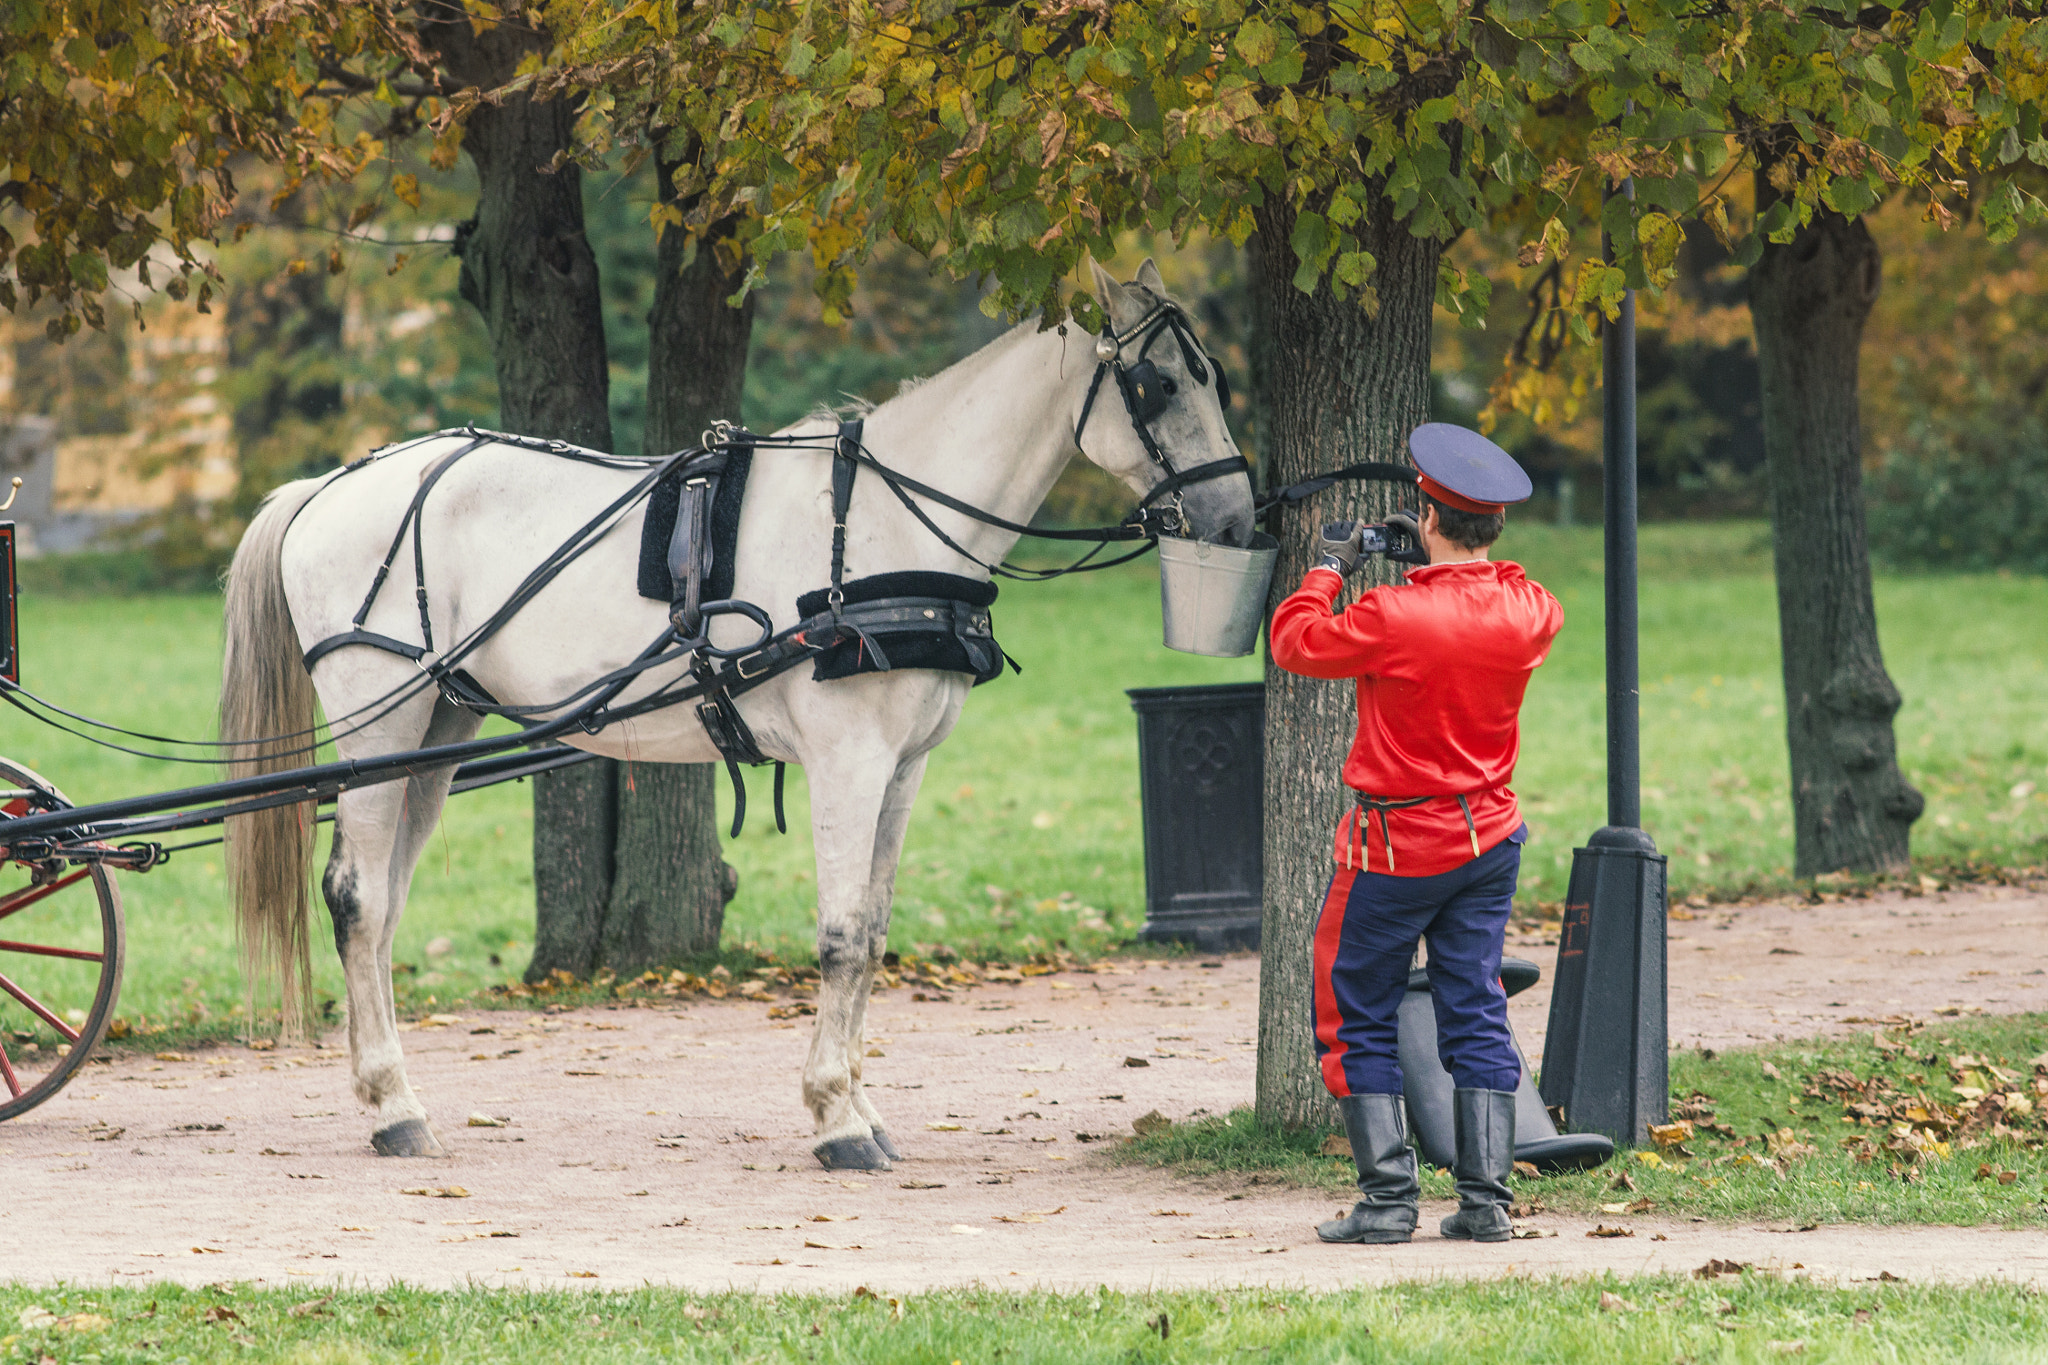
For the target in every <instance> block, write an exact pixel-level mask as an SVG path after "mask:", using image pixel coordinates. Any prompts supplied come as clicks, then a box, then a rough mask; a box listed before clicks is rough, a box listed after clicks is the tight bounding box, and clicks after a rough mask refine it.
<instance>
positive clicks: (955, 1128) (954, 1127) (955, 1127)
mask: <svg viewBox="0 0 2048 1365" xmlns="http://www.w3.org/2000/svg"><path fill="white" fill-rule="evenodd" d="M925 1127H927V1128H929V1129H931V1130H932V1131H933V1132H934V1133H957V1132H959V1131H960V1125H959V1124H957V1123H927V1124H926V1125H925Z"/></svg>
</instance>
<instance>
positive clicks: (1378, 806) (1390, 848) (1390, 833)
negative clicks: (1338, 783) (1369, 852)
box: [1345, 791, 1479, 872]
mask: <svg viewBox="0 0 2048 1365" xmlns="http://www.w3.org/2000/svg"><path fill="white" fill-rule="evenodd" d="M1351 794H1352V795H1353V796H1354V797H1356V798H1357V799H1358V820H1356V821H1353V822H1352V826H1351V832H1352V836H1353V838H1354V839H1355V840H1356V843H1357V847H1358V866H1359V870H1360V871H1364V870H1365V834H1364V831H1363V830H1362V829H1361V828H1360V826H1359V821H1363V820H1364V819H1365V817H1366V814H1367V812H1378V814H1379V817H1380V842H1381V843H1383V844H1385V845H1386V846H1387V871H1389V872H1392V871H1393V870H1394V830H1393V827H1392V826H1391V825H1390V824H1389V823H1388V822H1387V812H1388V811H1390V810H1407V809H1408V808H1409V807H1410V806H1420V805H1423V804H1425V803H1426V802H1430V801H1456V802H1457V803H1458V809H1459V810H1461V811H1463V812H1465V832H1466V834H1468V835H1470V836H1471V839H1472V856H1473V857H1475V858H1477V857H1478V856H1479V827H1478V826H1477V825H1475V824H1474V823H1473V822H1472V803H1471V802H1470V801H1468V800H1466V799H1465V794H1464V793H1463V792H1454V793H1451V794H1449V795H1447V796H1411V797H1408V798H1407V799H1406V800H1401V801H1392V800H1382V799H1380V798H1379V797H1377V796H1369V795H1367V794H1366V793H1364V792H1362V791H1353V792H1352V793H1351ZM1345 852H1346V854H1347V855H1348V854H1349V852H1350V850H1349V849H1346V850H1345Z"/></svg>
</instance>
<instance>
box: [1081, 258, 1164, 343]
mask: <svg viewBox="0 0 2048 1365" xmlns="http://www.w3.org/2000/svg"><path fill="white" fill-rule="evenodd" d="M1088 268H1089V269H1091V270H1093V271H1094V272H1095V301H1096V302H1097V303H1099V304H1101V305H1102V311H1103V312H1104V313H1106V314H1108V315H1109V324H1110V326H1112V327H1114V328H1116V329H1117V330H1118V331H1122V330H1123V329H1124V328H1126V327H1128V326H1130V325H1131V324H1132V323H1134V322H1136V321H1137V320H1138V319H1139V318H1141V317H1143V316H1144V315H1145V313H1146V312H1147V311H1148V310H1147V308H1146V305H1145V304H1144V303H1143V302H1142V301H1141V300H1139V299H1137V298H1134V297H1133V296H1132V294H1131V291H1130V290H1128V289H1126V288H1125V287H1124V286H1123V285H1120V284H1118V283H1117V282H1116V277H1115V276H1114V275H1112V274H1110V273H1109V272H1108V271H1107V270H1104V269H1103V268H1102V263H1101V262H1100V261H1097V260H1095V259H1094V258H1093V257H1090V258H1089V260H1088ZM1153 273H1154V274H1155V275H1156V274H1157V273H1158V272H1157V271H1156V270H1155V271H1154V272H1153Z"/></svg>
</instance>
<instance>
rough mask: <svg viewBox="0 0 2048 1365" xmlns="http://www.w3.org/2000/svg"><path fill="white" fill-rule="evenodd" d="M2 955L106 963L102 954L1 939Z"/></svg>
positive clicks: (0, 951) (0, 950) (0, 948)
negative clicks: (27, 954) (28, 954)
mask: <svg viewBox="0 0 2048 1365" xmlns="http://www.w3.org/2000/svg"><path fill="white" fill-rule="evenodd" d="M0 953H35V954H37V955H39V956H41V957H70V958H76V959H77V960H78V961H80V962H104V961H106V957H105V955H104V954H102V953H93V952H88V951H86V950H85V949H83V948H52V947H50V946H49V945H48V944H43V943H16V942H15V941H14V940H13V939H7V938H0Z"/></svg>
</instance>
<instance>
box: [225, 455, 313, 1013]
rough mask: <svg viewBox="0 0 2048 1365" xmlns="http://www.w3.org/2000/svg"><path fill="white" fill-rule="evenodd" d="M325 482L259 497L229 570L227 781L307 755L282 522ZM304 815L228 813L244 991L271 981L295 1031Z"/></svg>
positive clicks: (307, 898)
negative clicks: (234, 745) (282, 562)
mask: <svg viewBox="0 0 2048 1365" xmlns="http://www.w3.org/2000/svg"><path fill="white" fill-rule="evenodd" d="M323 484H324V480H319V479H302V480H300V481H298V482H296V483H289V484H286V485H284V486H283V487H282V488H279V489H278V490H276V491H275V492H273V493H272V494H271V495H270V496H269V497H268V498H266V499H264V502H263V506H262V508H261V509H260V510H258V512H257V513H256V518H255V520H253V521H251V522H250V523H249V529H248V531H246V532H245V533H244V534H243V536H242V543H241V545H240V547H239V548H237V549H236V551H235V558H234V563H233V564H232V565H230V566H229V568H228V576H227V631H226V636H227V643H226V648H225V650H224V652H223V657H222V662H221V689H220V737H221V739H222V740H224V741H227V742H229V743H238V744H243V745H245V746H246V747H243V748H238V749H234V750H230V751H229V753H230V754H231V757H230V758H229V760H228V769H229V772H230V773H231V774H232V775H233V776H235V777H254V776H257V775H259V774H263V773H274V772H281V771H283V770H284V769H287V768H296V767H301V766H304V765H305V764H307V763H310V762H311V761H312V758H313V755H312V752H311V749H310V746H311V744H312V741H313V734H312V729H313V720H314V715H313V702H314V698H313V679H312V677H311V675H310V674H308V673H307V672H306V668H305V665H304V664H303V663H302V662H301V658H300V654H299V636H298V631H297V630H296V629H295V628H294V627H293V625H292V610H291V604H290V603H289V602H288V601H286V599H285V594H284V579H283V577H282V574H281V572H280V569H279V560H280V559H281V557H282V555H283V552H284V533H285V530H286V529H287V528H288V527H289V526H290V525H291V523H292V518H293V517H295V516H297V515H298V513H299V510H300V509H301V508H303V507H304V506H305V505H306V503H307V501H308V500H310V499H311V498H312V496H313V495H314V494H315V493H317V492H319V491H320V489H321V487H322V486H323ZM252 740H263V741H266V742H264V743H260V744H251V743H249V741H252ZM313 812H314V807H313V805H312V804H311V803H306V804H302V805H290V806H273V807H271V808H270V809H269V810H262V811H257V812H255V813H253V814H250V815H237V816H233V817H231V818H229V820H228V821H227V866H228V882H229V885H230V886H232V887H233V889H234V897H235V919H236V927H237V937H238V938H239V940H240V943H241V949H242V968H243V971H244V973H245V974H246V976H247V979H248V981H249V984H250V988H251V990H252V991H253V990H254V989H255V987H256V984H257V983H258V982H262V981H265V980H267V979H269V978H272V977H275V978H276V979H277V982H278V986H279V995H280V1006H281V1008H282V1012H283V1016H284V1026H285V1029H286V1031H287V1032H288V1033H295V1032H297V1030H298V1028H299V1027H300V1025H301V1024H302V1023H303V1021H304V1020H305V1018H306V1010H307V1006H308V1004H309V1002H310V1001H311V999H312V986H313V958H312V947H311V943H310V941H309V938H308V935H309V933H310V930H309V927H308V920H309V917H310V915H311V913H312V908H313V902H312V887H311V872H312V863H313Z"/></svg>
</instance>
